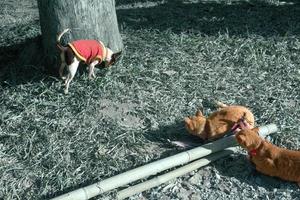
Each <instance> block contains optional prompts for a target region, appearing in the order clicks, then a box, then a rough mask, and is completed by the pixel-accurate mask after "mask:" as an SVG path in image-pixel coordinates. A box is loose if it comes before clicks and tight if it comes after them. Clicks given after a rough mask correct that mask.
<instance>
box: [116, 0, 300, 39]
mask: <svg viewBox="0 0 300 200" xmlns="http://www.w3.org/2000/svg"><path fill="white" fill-rule="evenodd" d="M299 12H300V6H299V3H298V1H294V0H289V1H288V3H286V4H279V5H273V4H267V3H262V2H260V1H247V2H246V1H244V2H239V1H237V2H232V3H230V4H226V3H224V2H223V3H217V2H212V1H197V2H195V3H185V2H184V1H183V0H168V1H166V2H165V3H163V4H157V5H156V6H152V7H145V8H143V7H136V8H124V9H117V15H118V21H119V25H121V27H125V28H126V27H129V28H130V29H136V30H139V29H156V30H159V31H165V30H171V31H173V32H175V33H182V32H187V33H200V34H204V35H208V36H218V35H219V34H220V33H228V34H229V35H234V36H238V37H245V36H249V35H259V36H263V37H272V36H286V35H298V34H299V33H300V24H299V21H300V15H299V14H298V13H299Z"/></svg>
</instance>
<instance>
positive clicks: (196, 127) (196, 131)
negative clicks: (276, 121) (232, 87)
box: [184, 102, 254, 140]
mask: <svg viewBox="0 0 300 200" xmlns="http://www.w3.org/2000/svg"><path fill="white" fill-rule="evenodd" d="M216 103H217V105H218V106H219V110H218V111H216V112H213V113H212V114H210V115H209V116H208V117H205V116H203V114H202V112H201V111H197V112H196V115H195V116H191V117H186V118H185V119H184V122H185V127H186V129H187V131H188V132H189V133H190V134H191V135H194V136H197V137H200V138H201V139H203V140H214V139H217V138H220V137H222V136H224V135H225V134H226V133H229V132H230V131H232V132H233V130H232V129H233V128H234V126H235V125H236V123H237V122H238V121H239V120H240V119H242V118H244V119H245V120H246V121H247V122H248V123H249V124H250V125H251V126H252V127H254V116H253V114H252V112H251V111H250V110H249V109H248V108H246V107H244V106H227V105H226V104H223V103H221V102H216Z"/></svg>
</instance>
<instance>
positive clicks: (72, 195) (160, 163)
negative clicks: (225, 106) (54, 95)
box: [52, 124, 277, 200]
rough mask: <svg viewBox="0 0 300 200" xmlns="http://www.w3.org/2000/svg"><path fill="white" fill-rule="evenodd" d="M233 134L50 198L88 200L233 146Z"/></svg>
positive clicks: (268, 128) (262, 131) (271, 126)
mask: <svg viewBox="0 0 300 200" xmlns="http://www.w3.org/2000/svg"><path fill="white" fill-rule="evenodd" d="M276 131H277V126H276V125H275V124H269V125H266V126H263V127H260V134H261V135H268V134H270V133H274V132H276ZM236 144H237V143H236V140H235V139H234V136H233V135H232V136H229V137H225V138H222V139H219V140H217V141H214V142H211V143H208V144H205V145H202V146H200V147H196V148H194V149H191V150H188V151H185V152H182V153H179V154H176V155H174V156H170V157H167V158H164V159H161V160H157V161H154V162H152V163H149V164H146V165H144V166H141V167H137V168H135V169H132V170H129V171H127V172H124V173H121V174H119V175H116V176H113V177H111V178H108V179H105V180H103V181H99V182H97V183H94V184H92V185H89V186H86V187H83V188H80V189H77V190H74V191H72V192H69V193H66V194H63V195H61V196H58V197H55V198H53V199H52V200H88V199H90V198H92V197H95V196H97V195H99V194H102V193H104V192H107V191H110V190H113V189H115V188H118V187H120V186H123V185H126V184H128V183H131V182H134V181H136V180H139V179H142V178H145V177H148V176H150V175H155V174H157V173H159V172H161V171H164V170H166V169H170V168H172V167H176V166H179V165H182V164H186V163H188V162H190V161H193V160H196V159H198V158H202V157H204V156H207V155H209V154H211V153H213V152H217V151H220V150H223V149H225V148H227V147H231V146H235V145H236Z"/></svg>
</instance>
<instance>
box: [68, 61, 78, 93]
mask: <svg viewBox="0 0 300 200" xmlns="http://www.w3.org/2000/svg"><path fill="white" fill-rule="evenodd" d="M79 62H80V61H79V60H78V59H76V58H74V61H73V63H71V64H70V65H69V66H68V71H69V73H68V77H67V79H66V81H65V94H68V92H69V86H70V82H71V81H72V79H73V78H74V76H75V74H76V71H77V69H78V66H79Z"/></svg>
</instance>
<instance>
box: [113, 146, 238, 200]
mask: <svg viewBox="0 0 300 200" xmlns="http://www.w3.org/2000/svg"><path fill="white" fill-rule="evenodd" d="M236 150H237V147H229V148H226V149H224V150H223V151H220V152H216V153H213V154H211V155H208V156H206V157H205V158H201V159H199V160H196V161H193V162H191V163H189V164H187V165H184V166H183V167H180V168H178V169H175V170H173V171H171V172H168V173H166V174H163V175H160V176H157V177H155V178H153V179H150V180H148V181H145V182H142V183H140V184H137V185H134V186H131V187H128V188H126V189H124V190H121V191H119V192H118V193H117V199H118V200H121V199H125V198H127V197H130V196H132V195H135V194H137V193H141V192H143V191H146V190H148V189H151V188H153V187H156V186H159V185H161V184H163V183H166V182H168V181H170V180H172V179H174V178H177V177H179V176H182V175H184V174H187V173H189V172H191V171H194V170H196V169H198V168H200V167H203V166H205V165H208V164H209V163H211V162H213V161H215V160H218V159H220V158H222V157H225V156H227V155H229V154H231V153H233V152H235V151H236Z"/></svg>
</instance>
